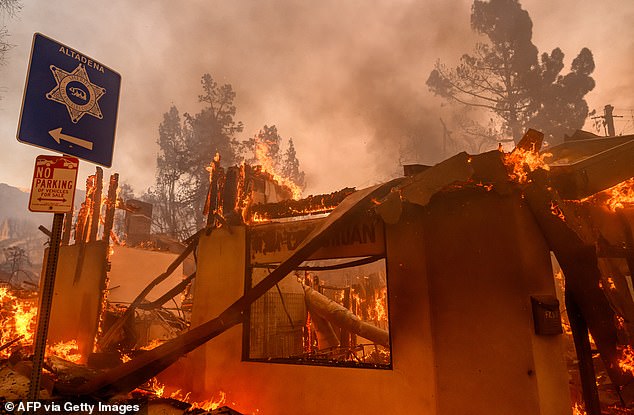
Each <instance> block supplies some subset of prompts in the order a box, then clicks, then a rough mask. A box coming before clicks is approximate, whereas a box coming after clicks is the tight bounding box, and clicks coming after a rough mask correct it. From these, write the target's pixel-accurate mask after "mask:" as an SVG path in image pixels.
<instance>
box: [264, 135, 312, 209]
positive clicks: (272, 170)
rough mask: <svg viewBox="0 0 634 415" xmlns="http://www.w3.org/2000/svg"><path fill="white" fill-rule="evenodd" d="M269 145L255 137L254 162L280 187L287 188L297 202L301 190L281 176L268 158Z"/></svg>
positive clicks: (300, 195) (273, 162)
mask: <svg viewBox="0 0 634 415" xmlns="http://www.w3.org/2000/svg"><path fill="white" fill-rule="evenodd" d="M269 144H270V143H268V142H267V141H266V140H261V139H258V137H256V140H255V148H254V153H255V160H256V164H258V165H260V166H262V171H263V172H266V173H268V174H270V175H271V176H273V179H274V180H275V181H276V182H277V183H278V184H281V185H282V186H285V187H287V188H288V189H289V190H290V191H291V193H292V195H293V199H295V200H299V199H301V197H302V189H301V188H300V187H299V186H298V185H297V184H296V183H295V182H293V181H292V180H291V179H289V178H288V177H285V176H283V175H281V174H280V173H279V172H278V171H277V168H276V163H275V161H274V160H273V159H271V157H270V156H269V154H270V152H269Z"/></svg>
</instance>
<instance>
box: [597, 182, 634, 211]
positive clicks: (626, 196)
mask: <svg viewBox="0 0 634 415" xmlns="http://www.w3.org/2000/svg"><path fill="white" fill-rule="evenodd" d="M604 192H606V194H607V195H608V196H609V197H608V200H606V202H605V204H606V205H607V207H608V208H609V209H610V210H611V211H612V212H616V210H617V209H623V208H625V207H627V206H630V205H632V204H634V178H631V179H628V180H626V181H624V182H621V183H619V184H617V185H616V186H613V187H611V188H609V189H607V190H604Z"/></svg>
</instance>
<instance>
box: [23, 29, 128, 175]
mask: <svg viewBox="0 0 634 415" xmlns="http://www.w3.org/2000/svg"><path fill="white" fill-rule="evenodd" d="M120 87H121V75H119V74H118V73H117V72H115V71H113V70H112V69H110V68H108V67H107V66H104V65H103V64H101V63H99V62H97V61H96V60H94V59H92V58H89V57H88V56H86V55H84V54H83V53H80V52H77V51H76V50H74V49H72V48H69V47H68V46H66V45H62V44H61V43H59V42H56V41H55V40H53V39H51V38H49V37H46V36H44V35H42V34H40V33H36V34H35V35H34V36H33V48H32V50H31V61H30V63H29V70H28V73H27V77H26V86H25V88H24V99H23V101H22V111H21V113H20V123H19V126H18V135H17V138H18V141H20V142H22V143H27V144H32V145H34V146H37V147H42V148H47V149H49V150H53V151H56V152H59V153H63V154H69V155H72V156H76V157H78V158H80V159H83V160H87V161H90V162H93V163H96V164H100V165H102V166H105V167H110V166H111V165H112V153H113V150H114V136H115V129H116V126H117V108H118V106H119V89H120Z"/></svg>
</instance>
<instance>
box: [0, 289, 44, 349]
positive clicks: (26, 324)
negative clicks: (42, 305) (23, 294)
mask: <svg viewBox="0 0 634 415" xmlns="http://www.w3.org/2000/svg"><path fill="white" fill-rule="evenodd" d="M36 317H37V306H36V305H34V303H33V300H31V301H29V300H28V299H21V298H18V297H16V296H15V295H14V294H13V293H12V292H11V291H9V289H8V288H7V287H0V324H1V326H2V333H1V335H0V346H2V345H5V344H7V343H9V342H11V341H13V340H16V339H18V338H19V341H18V342H16V345H27V344H30V343H32V342H33V336H34V333H35V325H36ZM9 355H10V350H9V349H8V348H7V349H4V350H1V351H0V357H9Z"/></svg>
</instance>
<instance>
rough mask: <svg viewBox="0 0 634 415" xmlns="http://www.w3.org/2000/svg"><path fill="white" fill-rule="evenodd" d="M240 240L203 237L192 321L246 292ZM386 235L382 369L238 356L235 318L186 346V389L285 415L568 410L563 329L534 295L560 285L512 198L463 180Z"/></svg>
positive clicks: (231, 235) (243, 240) (228, 234)
mask: <svg viewBox="0 0 634 415" xmlns="http://www.w3.org/2000/svg"><path fill="white" fill-rule="evenodd" d="M247 238H248V236H247V232H246V230H245V228H243V227H234V228H231V229H230V230H228V229H227V228H221V229H219V230H215V231H214V232H212V233H211V235H209V236H206V237H203V238H202V239H201V241H200V245H199V252H198V258H199V262H198V276H197V278H196V287H195V299H194V309H193V316H192V323H193V325H194V326H195V325H198V324H200V323H202V322H204V321H206V320H208V319H210V318H213V317H216V316H217V315H218V314H220V313H221V312H222V311H223V310H224V309H225V308H226V307H227V306H228V305H229V304H231V303H233V302H234V301H235V300H236V299H238V298H239V297H240V296H242V294H243V293H244V281H245V272H246V261H247V258H248V249H247V246H248V241H247ZM385 240H386V249H387V264H386V267H387V283H388V295H389V313H390V333H391V341H392V363H393V368H392V369H391V370H377V369H360V368H343V367H325V366H309V365H294V364H272V363H261V362H247V361H242V341H243V331H242V327H241V326H237V327H233V328H232V329H230V330H228V331H227V332H226V333H223V334H222V335H221V336H219V337H218V338H215V339H213V340H212V341H210V342H209V343H207V344H206V345H204V346H202V347H201V348H199V349H198V350H196V351H194V352H193V353H191V354H190V355H189V358H188V365H189V368H190V371H191V387H192V388H193V390H194V392H195V396H196V397H198V398H211V397H212V396H214V395H215V396H218V394H219V393H220V392H223V393H225V394H226V402H227V403H228V404H230V405H231V406H232V407H234V408H236V409H237V410H240V411H242V412H245V413H252V412H255V411H256V410H259V412H258V413H261V414H282V415H284V414H297V413H302V414H308V415H311V414H315V415H318V414H319V415H325V414H326V415H327V414H342V413H362V414H382V413H398V414H401V413H402V414H405V413H416V414H425V415H454V414H483V413H486V414H493V415H507V414H509V413H512V414H518V415H535V414H540V415H555V414H557V415H561V414H567V413H568V414H570V413H571V409H570V401H569V391H568V381H567V371H566V366H565V362H564V358H563V344H562V338H561V336H557V335H555V336H540V335H536V334H535V330H534V327H533V320H532V310H531V301H530V297H531V295H553V296H554V295H555V288H554V282H553V278H552V271H551V269H550V256H549V251H548V248H547V247H546V245H545V242H544V240H543V238H542V237H541V234H540V233H539V231H538V229H537V228H536V225H535V224H534V221H533V219H532V217H531V216H530V212H528V210H527V209H526V208H525V206H523V205H522V204H521V201H520V200H519V198H517V197H515V196H506V197H502V196H499V195H497V194H495V193H494V192H490V193H486V192H485V191H484V190H482V191H474V192H470V191H461V192H455V193H448V194H445V195H442V196H441V197H436V198H434V199H433V200H432V202H431V203H430V204H429V205H428V206H426V207H424V208H423V207H420V206H414V205H407V204H406V205H405V206H404V210H403V214H402V216H401V218H400V221H399V222H398V223H396V224H393V225H386V228H385ZM358 254H359V255H363V252H358Z"/></svg>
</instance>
